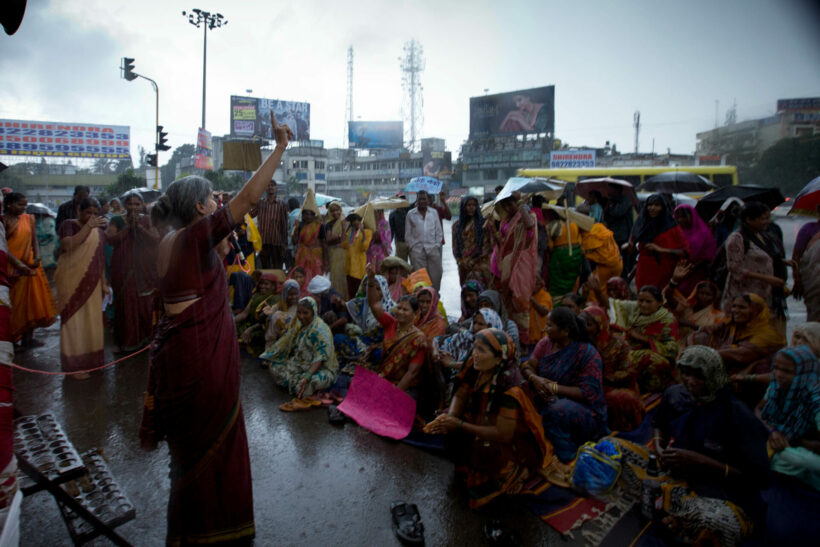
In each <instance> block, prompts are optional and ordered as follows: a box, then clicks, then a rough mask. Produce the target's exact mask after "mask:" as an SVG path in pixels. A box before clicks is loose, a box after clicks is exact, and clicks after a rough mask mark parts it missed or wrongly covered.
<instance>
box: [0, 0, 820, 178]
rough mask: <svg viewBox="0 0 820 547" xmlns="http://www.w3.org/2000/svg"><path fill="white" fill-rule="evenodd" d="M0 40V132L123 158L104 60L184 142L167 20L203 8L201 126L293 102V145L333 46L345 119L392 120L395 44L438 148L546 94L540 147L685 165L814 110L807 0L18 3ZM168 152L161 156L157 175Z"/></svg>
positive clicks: (219, 129)
mask: <svg viewBox="0 0 820 547" xmlns="http://www.w3.org/2000/svg"><path fill="white" fill-rule="evenodd" d="M28 4H29V5H28V9H27V12H26V16H25V19H24V20H23V24H22V26H21V27H20V30H19V31H18V32H17V34H15V35H14V36H11V37H9V36H6V35H5V34H4V33H0V74H2V75H3V77H2V82H3V83H2V85H0V118H16V119H33V120H43V121H61V122H85V123H109V124H117V125H128V126H130V127H131V137H132V141H131V142H132V146H131V151H132V154H133V155H134V156H135V157H136V154H137V146H138V145H143V146H145V147H146V148H148V147H151V146H152V145H153V142H154V133H153V132H154V92H153V90H152V88H151V86H150V84H149V83H148V82H145V81H143V80H136V81H133V82H126V81H125V80H122V79H120V76H119V69H118V67H119V64H120V58H121V57H123V56H129V57H134V58H136V71H137V72H139V73H141V74H145V75H146V76H149V77H151V78H153V79H155V80H156V81H157V82H158V83H159V86H160V123H161V124H163V125H165V127H166V130H168V131H169V143H170V144H171V145H172V146H178V145H181V144H184V143H194V142H195V138H196V131H197V127H198V126H199V125H200V119H201V108H202V102H201V101H202V41H203V40H202V34H203V31H202V29H201V28H200V29H196V28H194V27H193V26H191V25H190V24H188V22H187V20H186V19H185V18H184V17H183V16H182V14H181V12H182V10H190V9H191V8H200V9H203V10H208V11H221V12H222V13H223V14H224V15H225V16H226V18H227V19H228V25H227V26H225V27H223V28H220V29H216V30H214V31H209V32H208V93H207V96H208V100H207V124H206V125H207V129H208V130H210V131H211V132H212V133H214V134H215V135H222V134H225V133H227V132H228V130H229V115H230V112H229V97H230V95H232V94H236V95H246V91H245V90H246V89H252V90H253V93H252V95H253V96H257V97H267V98H275V99H284V100H295V101H307V102H309V103H310V104H311V136H312V138H314V139H323V140H324V141H325V146H326V147H336V146H341V145H342V143H343V138H344V131H345V127H344V122H345V112H344V109H345V93H346V63H347V60H346V56H347V47H348V46H349V45H352V46H353V48H354V56H355V60H354V92H353V94H354V100H353V102H354V116H355V118H357V119H358V118H361V119H362V120H390V119H400V113H401V101H402V90H401V73H400V70H399V61H398V58H399V57H400V56H401V55H402V46H403V44H404V43H405V42H406V41H408V40H410V39H411V38H415V39H416V40H418V41H419V42H421V44H422V46H423V48H424V57H425V59H426V70H425V71H424V72H423V73H422V83H423V86H424V91H423V93H424V130H423V136H425V137H443V138H445V139H446V140H447V147H448V149H450V150H453V151H455V152H457V151H458V149H459V147H460V145H461V143H462V142H463V141H464V139H466V138H467V134H468V131H469V98H470V97H471V96H475V95H481V94H483V93H484V89H485V88H489V90H490V91H489V92H490V93H500V92H504V91H512V90H516V89H525V88H530V87H539V86H543V85H551V84H554V85H555V132H556V137H558V138H561V139H563V140H564V141H565V142H568V143H569V144H571V145H576V146H580V145H589V146H603V144H604V142H605V141H607V140H610V141H612V142H614V143H616V144H617V145H618V148H619V149H621V150H622V151H632V149H633V147H634V129H633V127H632V120H633V114H634V112H635V111H636V110H640V112H641V120H642V122H643V127H642V130H641V137H640V150H641V151H642V152H648V151H650V150H651V149H652V143H653V139H654V146H655V150H656V151H657V152H664V151H666V148H671V149H672V151H673V152H677V153H692V152H693V151H694V148H695V133H696V132H698V131H703V130H707V129H711V128H712V127H714V123H715V101H719V105H720V106H719V118H720V122H721V123H723V119H724V116H725V112H726V109H727V108H729V107H730V106H731V104H732V102H733V101H735V100H736V101H737V114H738V119H739V120H743V119H748V118H756V117H761V116H766V115H769V114H773V113H774V110H775V103H776V101H777V99H778V98H794V97H812V96H820V23H819V22H818V21H819V18H818V11H817V10H816V9H815V8H810V7H809V6H811V5H812V2H809V1H808V0H805V1H802V0H779V1H777V0H689V1H687V2H671V1H666V0H660V1H658V0H654V1H652V0H621V1H620V2H613V1H611V0H585V1H583V2H567V1H562V2H554V1H546V0H541V1H529V2H523V1H521V2H519V1H507V2H498V1H481V0H471V1H455V0H447V1H442V0H438V1H428V0H415V1H413V2H403V1H395V0H381V1H360V0H349V1H345V2H336V1H328V0H325V1H321V0H277V1H275V2H272V1H269V0H267V1H264V0H260V1H257V0H234V1H233V2H224V1H223V2H217V1H215V0H201V1H200V0H196V1H194V0H191V1H184V2H180V1H177V0H140V1H133V0H131V1H125V0H82V1H69V0H29V2H28ZM167 158H168V156H167V155H166V156H165V157H161V158H160V161H161V163H164V162H165V161H167Z"/></svg>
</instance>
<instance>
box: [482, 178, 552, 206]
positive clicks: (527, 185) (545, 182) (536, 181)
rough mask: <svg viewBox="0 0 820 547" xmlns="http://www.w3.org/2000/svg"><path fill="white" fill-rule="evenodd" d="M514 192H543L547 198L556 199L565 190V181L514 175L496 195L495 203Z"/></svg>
mask: <svg viewBox="0 0 820 547" xmlns="http://www.w3.org/2000/svg"><path fill="white" fill-rule="evenodd" d="M513 192H519V193H521V194H541V195H542V196H544V197H545V198H546V199H556V198H558V197H559V196H560V195H561V194H562V193H563V192H564V183H563V182H561V181H557V180H550V179H544V178H530V177H512V178H510V179H508V180H507V184H505V185H504V188H502V189H501V191H500V192H499V193H498V195H497V196H495V203H499V202H500V201H501V200H503V199H505V198H508V197H510V196H511V195H512V194H513Z"/></svg>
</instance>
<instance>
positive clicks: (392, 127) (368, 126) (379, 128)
mask: <svg viewBox="0 0 820 547" xmlns="http://www.w3.org/2000/svg"><path fill="white" fill-rule="evenodd" d="M403 139H404V123H403V122H348V126H347V140H348V142H349V143H350V148H366V149H375V148H388V149H389V148H401V145H402V142H403Z"/></svg>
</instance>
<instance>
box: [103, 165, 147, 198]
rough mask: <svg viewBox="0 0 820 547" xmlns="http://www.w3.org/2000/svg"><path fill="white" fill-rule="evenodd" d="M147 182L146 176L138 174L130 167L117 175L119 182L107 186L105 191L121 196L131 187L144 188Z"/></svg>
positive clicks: (108, 193) (111, 194) (110, 194)
mask: <svg viewBox="0 0 820 547" xmlns="http://www.w3.org/2000/svg"><path fill="white" fill-rule="evenodd" d="M146 184H147V181H146V180H145V177H143V176H141V175H138V174H137V172H136V171H134V170H133V169H128V170H126V171H125V172H124V173H121V174H119V175H118V176H117V182H115V183H114V184H109V185H108V186H106V188H105V193H106V194H107V195H109V196H119V195H121V194H124V193H125V192H127V191H128V190H130V189H131V188H144V187H145V185H146Z"/></svg>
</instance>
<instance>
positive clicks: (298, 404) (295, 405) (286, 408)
mask: <svg viewBox="0 0 820 547" xmlns="http://www.w3.org/2000/svg"><path fill="white" fill-rule="evenodd" d="M316 403H317V404H320V403H318V401H317V402H316ZM313 406H316V405H315V404H313V403H311V402H310V401H308V400H307V399H291V400H290V401H288V402H287V403H284V404H281V405H279V410H281V411H283V412H293V411H295V410H307V409H309V408H311V407H313Z"/></svg>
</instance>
